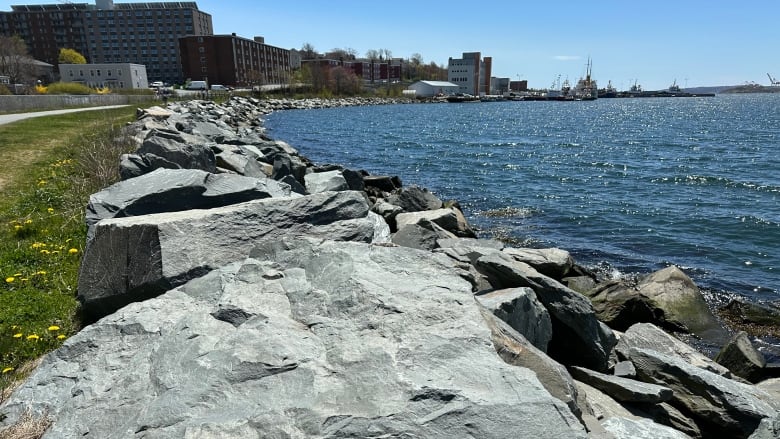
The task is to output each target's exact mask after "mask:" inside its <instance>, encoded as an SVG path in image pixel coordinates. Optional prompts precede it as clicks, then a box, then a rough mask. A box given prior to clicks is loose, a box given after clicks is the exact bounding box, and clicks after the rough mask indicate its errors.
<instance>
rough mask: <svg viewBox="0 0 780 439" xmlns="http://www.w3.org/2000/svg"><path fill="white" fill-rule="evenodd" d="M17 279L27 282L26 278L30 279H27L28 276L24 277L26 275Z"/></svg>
mask: <svg viewBox="0 0 780 439" xmlns="http://www.w3.org/2000/svg"><path fill="white" fill-rule="evenodd" d="M19 280H20V281H22V282H27V281H28V280H30V279H28V278H26V277H23V278H21V279H19Z"/></svg>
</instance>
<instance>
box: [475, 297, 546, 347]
mask: <svg viewBox="0 0 780 439" xmlns="http://www.w3.org/2000/svg"><path fill="white" fill-rule="evenodd" d="M474 297H475V298H476V299H477V302H479V303H480V305H482V306H484V307H485V309H487V310H488V311H490V312H492V313H493V315H495V316H496V317H498V318H499V319H501V320H503V321H504V322H506V324H508V325H509V326H510V327H512V329H514V330H515V331H517V332H519V333H520V334H521V335H522V336H523V337H525V339H526V340H528V341H529V342H530V343H531V344H532V345H534V346H535V347H536V348H537V349H539V350H540V351H542V352H547V344H548V343H550V339H551V338H552V322H551V321H550V313H548V312H547V309H546V308H545V307H544V305H542V304H541V303H540V302H539V300H538V299H537V298H536V293H534V290H532V289H530V288H510V289H505V290H495V291H490V292H487V293H484V294H477V295H476V296H474Z"/></svg>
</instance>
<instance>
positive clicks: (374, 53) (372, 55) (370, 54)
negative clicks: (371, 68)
mask: <svg viewBox="0 0 780 439" xmlns="http://www.w3.org/2000/svg"><path fill="white" fill-rule="evenodd" d="M366 58H368V59H370V60H371V61H375V60H378V59H379V51H378V50H374V49H371V50H368V51H366Z"/></svg>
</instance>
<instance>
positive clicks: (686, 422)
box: [626, 402, 702, 439]
mask: <svg viewBox="0 0 780 439" xmlns="http://www.w3.org/2000/svg"><path fill="white" fill-rule="evenodd" d="M626 406H627V409H628V410H630V411H631V413H633V414H635V415H637V416H639V417H641V418H645V419H650V420H651V421H653V422H655V423H658V424H661V425H666V426H668V427H672V428H674V429H675V430H677V431H681V432H683V433H685V434H687V435H688V436H690V437H692V438H697V439H698V438H701V437H702V434H701V430H700V429H699V426H698V425H696V422H694V420H693V419H691V418H689V417H688V416H685V415H684V414H683V413H682V412H681V411H680V410H678V409H677V408H676V407H674V406H673V405H671V404H669V403H666V402H662V403H659V404H639V403H629V404H626Z"/></svg>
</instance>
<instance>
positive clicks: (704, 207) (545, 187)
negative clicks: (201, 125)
mask: <svg viewBox="0 0 780 439" xmlns="http://www.w3.org/2000/svg"><path fill="white" fill-rule="evenodd" d="M778 104H780V96H775V95H740V96H727V95H722V96H716V97H714V98H645V99H599V100H596V101H591V102H498V103H469V104H440V105H433V104H420V105H392V106H374V107H350V108H339V109H328V110H306V111H303V110H301V111H287V112H278V113H274V114H272V115H270V116H269V117H268V118H267V120H266V126H267V127H268V129H269V133H270V134H271V136H272V137H274V138H277V139H281V140H285V141H287V142H288V143H290V144H291V145H293V146H294V147H296V148H298V150H299V151H300V152H301V153H302V154H303V155H305V156H307V157H309V158H310V159H311V160H313V161H315V162H317V163H338V164H342V165H345V166H347V167H350V168H353V169H365V170H367V171H369V172H370V173H372V174H391V175H398V176H400V177H401V179H402V181H403V182H404V184H405V185H410V184H417V185H420V186H424V187H427V188H429V189H430V190H432V191H433V192H434V193H436V194H437V195H439V197H440V198H442V199H457V200H459V201H460V202H461V205H462V206H463V208H464V211H465V213H466V215H467V217H468V218H469V221H470V222H471V224H472V225H474V226H476V227H477V228H479V229H480V231H481V234H482V235H484V236H500V237H502V238H505V239H509V240H511V241H514V242H516V243H518V244H517V245H523V246H531V247H551V246H555V247H560V248H564V249H566V250H569V251H570V252H571V253H572V255H573V256H574V258H575V259H576V261H577V262H578V263H580V264H582V265H585V266H589V267H592V268H596V269H600V270H602V271H603V272H606V273H612V274H613V275H614V276H618V275H628V274H632V273H649V272H652V271H656V270H658V269H661V268H663V267H666V266H668V265H670V264H675V265H678V266H679V267H681V268H683V269H684V270H685V271H686V273H687V274H688V275H689V276H691V277H692V278H693V280H694V281H695V282H696V283H697V284H698V285H699V286H700V287H702V288H704V289H706V290H707V291H709V292H715V294H714V296H716V298H717V297H720V298H721V300H725V299H724V298H726V297H730V296H735V295H736V296H742V297H746V298H748V299H750V300H756V301H775V300H778V299H780V282H778V272H779V271H780V251H778V249H780V112H778V111H777V110H778Z"/></svg>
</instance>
